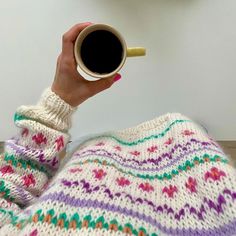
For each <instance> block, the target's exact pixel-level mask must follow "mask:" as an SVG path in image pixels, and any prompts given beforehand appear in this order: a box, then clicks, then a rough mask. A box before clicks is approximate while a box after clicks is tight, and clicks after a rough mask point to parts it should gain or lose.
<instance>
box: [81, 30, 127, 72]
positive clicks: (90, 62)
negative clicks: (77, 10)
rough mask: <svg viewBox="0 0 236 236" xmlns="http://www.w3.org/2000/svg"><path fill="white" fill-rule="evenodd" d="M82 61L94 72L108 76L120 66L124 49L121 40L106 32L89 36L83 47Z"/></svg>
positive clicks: (102, 31) (93, 33) (98, 32)
mask: <svg viewBox="0 0 236 236" xmlns="http://www.w3.org/2000/svg"><path fill="white" fill-rule="evenodd" d="M80 53H81V59H82V61H83V63H84V64H85V66H86V67H87V68H88V69H89V70H91V71H92V72H95V73H99V74H107V73H110V72H112V71H114V70H115V69H117V67H118V66H119V65H120V63H121V61H122V56H123V47H122V44H121V43H120V41H119V39H118V38H117V37H116V36H115V35H114V34H113V33H111V32H109V31H106V30H96V31H93V32H91V33H90V34H88V35H87V36H86V37H85V39H84V40H83V42H82V45H81V52H80Z"/></svg>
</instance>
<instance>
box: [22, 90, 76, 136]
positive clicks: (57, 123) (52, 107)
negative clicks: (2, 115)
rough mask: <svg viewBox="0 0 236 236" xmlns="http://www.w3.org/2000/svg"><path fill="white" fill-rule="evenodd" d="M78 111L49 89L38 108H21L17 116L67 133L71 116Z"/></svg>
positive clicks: (44, 93) (43, 95)
mask: <svg viewBox="0 0 236 236" xmlns="http://www.w3.org/2000/svg"><path fill="white" fill-rule="evenodd" d="M75 110H76V108H75V107H72V106H71V105H69V104H68V103H66V102H65V101H64V100H63V99H61V98H60V97H59V96H58V95H57V94H56V93H54V92H53V91H52V90H51V89H50V88H47V89H46V90H45V91H44V92H43V94H42V96H41V98H40V100H39V102H38V104H37V105H36V106H21V107H20V108H18V109H17V114H20V115H24V116H26V117H28V118H30V119H32V120H36V121H39V122H41V123H43V124H46V125H47V126H50V127H52V128H54V129H56V130H60V131H63V132H67V131H68V129H69V128H70V127H71V116H72V114H73V113H74V111H75Z"/></svg>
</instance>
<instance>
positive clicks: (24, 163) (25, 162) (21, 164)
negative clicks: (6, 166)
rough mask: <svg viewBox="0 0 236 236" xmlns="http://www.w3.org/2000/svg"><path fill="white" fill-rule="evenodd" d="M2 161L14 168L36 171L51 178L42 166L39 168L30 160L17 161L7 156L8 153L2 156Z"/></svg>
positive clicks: (10, 155) (9, 155)
mask: <svg viewBox="0 0 236 236" xmlns="http://www.w3.org/2000/svg"><path fill="white" fill-rule="evenodd" d="M4 160H5V161H6V162H8V163H10V164H11V165H12V166H14V167H21V168H23V169H33V170H38V171H40V172H44V173H45V174H47V176H49V177H51V176H52V175H51V174H50V173H49V172H48V171H47V169H46V168H45V167H44V166H43V165H41V166H39V165H37V164H36V163H34V162H33V161H31V160H26V159H17V158H16V157H15V156H14V155H13V154H9V153H5V154H4Z"/></svg>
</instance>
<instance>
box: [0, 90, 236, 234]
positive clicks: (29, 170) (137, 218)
mask: <svg viewBox="0 0 236 236" xmlns="http://www.w3.org/2000/svg"><path fill="white" fill-rule="evenodd" d="M74 110H75V108H72V107H70V106H69V105H68V104H66V103H65V102H64V101H62V100H61V99H60V98H59V97H58V96H57V95H56V94H54V93H53V92H51V90H49V89H48V90H47V91H46V92H45V93H44V94H43V95H42V97H41V100H40V102H39V103H38V104H37V105H36V106H23V107H20V108H19V109H18V110H17V112H16V115H15V124H16V126H17V127H18V128H19V133H18V134H17V135H16V136H15V137H14V138H12V139H9V140H8V141H6V146H5V153H4V154H3V155H2V157H1V159H0V175H1V179H0V196H1V199H0V204H1V205H0V227H1V228H0V235H10V236H11V235H27V236H38V235H83V236H86V235H89V236H90V235H96V236H101V235H104V236H105V235H136V236H157V235H188V236H193V235H214V236H216V235H236V172H235V169H234V168H233V167H231V166H230V165H229V164H228V158H227V156H226V155H225V154H224V152H223V151H222V149H221V148H220V147H219V145H218V144H217V143H216V142H215V141H214V140H213V139H212V138H210V137H209V136H208V134H206V133H205V131H204V130H203V129H201V128H200V126H198V125H197V124H195V123H194V122H193V121H192V120H190V119H189V118H187V117H185V116H183V115H181V114H175V113H174V114H166V115H164V116H161V117H159V118H156V119H154V120H151V121H148V122H145V123H142V124H140V125H138V126H136V127H133V128H128V129H125V130H122V131H114V132H108V133H104V134H102V135H100V136H97V137H94V138H90V139H89V140H87V141H85V142H83V143H82V144H81V145H80V146H79V147H78V148H77V149H76V151H75V152H74V153H73V154H72V155H71V158H70V159H69V161H68V162H67V163H66V165H65V166H64V167H63V168H62V170H61V171H60V172H59V173H57V170H58V168H59V165H60V163H59V162H60V159H59V154H60V153H61V151H62V150H63V149H64V148H65V146H66V144H67V143H68V141H69V139H70V136H69V134H68V129H69V127H70V126H71V115H72V113H73V112H74Z"/></svg>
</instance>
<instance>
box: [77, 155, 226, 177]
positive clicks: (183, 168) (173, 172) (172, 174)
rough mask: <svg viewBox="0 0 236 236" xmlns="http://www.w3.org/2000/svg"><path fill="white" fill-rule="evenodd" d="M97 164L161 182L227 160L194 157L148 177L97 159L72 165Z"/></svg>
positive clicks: (215, 157)
mask: <svg viewBox="0 0 236 236" xmlns="http://www.w3.org/2000/svg"><path fill="white" fill-rule="evenodd" d="M94 162H95V163H97V164H100V165H107V166H112V167H114V168H115V169H117V170H118V171H119V172H122V173H124V174H129V175H132V176H133V177H138V178H141V179H149V180H154V179H158V180H160V181H163V180H166V179H172V178H173V177H175V176H177V175H179V174H180V173H181V172H182V171H185V172H186V171H188V170H190V169H191V168H193V167H195V166H197V165H199V164H203V163H205V162H223V163H228V160H227V159H224V158H222V157H220V156H218V155H215V156H210V155H208V154H204V155H203V156H201V157H197V156H195V157H194V158H193V159H192V160H187V161H186V162H185V163H184V164H182V165H179V166H178V167H177V169H173V170H171V171H169V172H165V173H164V174H161V175H159V174H156V175H149V174H146V175H145V174H144V175H143V174H136V173H133V172H131V171H125V170H123V169H121V168H119V167H117V166H116V165H115V164H114V163H109V162H107V161H104V160H99V159H87V160H85V161H82V162H76V163H73V165H84V164H86V163H94Z"/></svg>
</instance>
